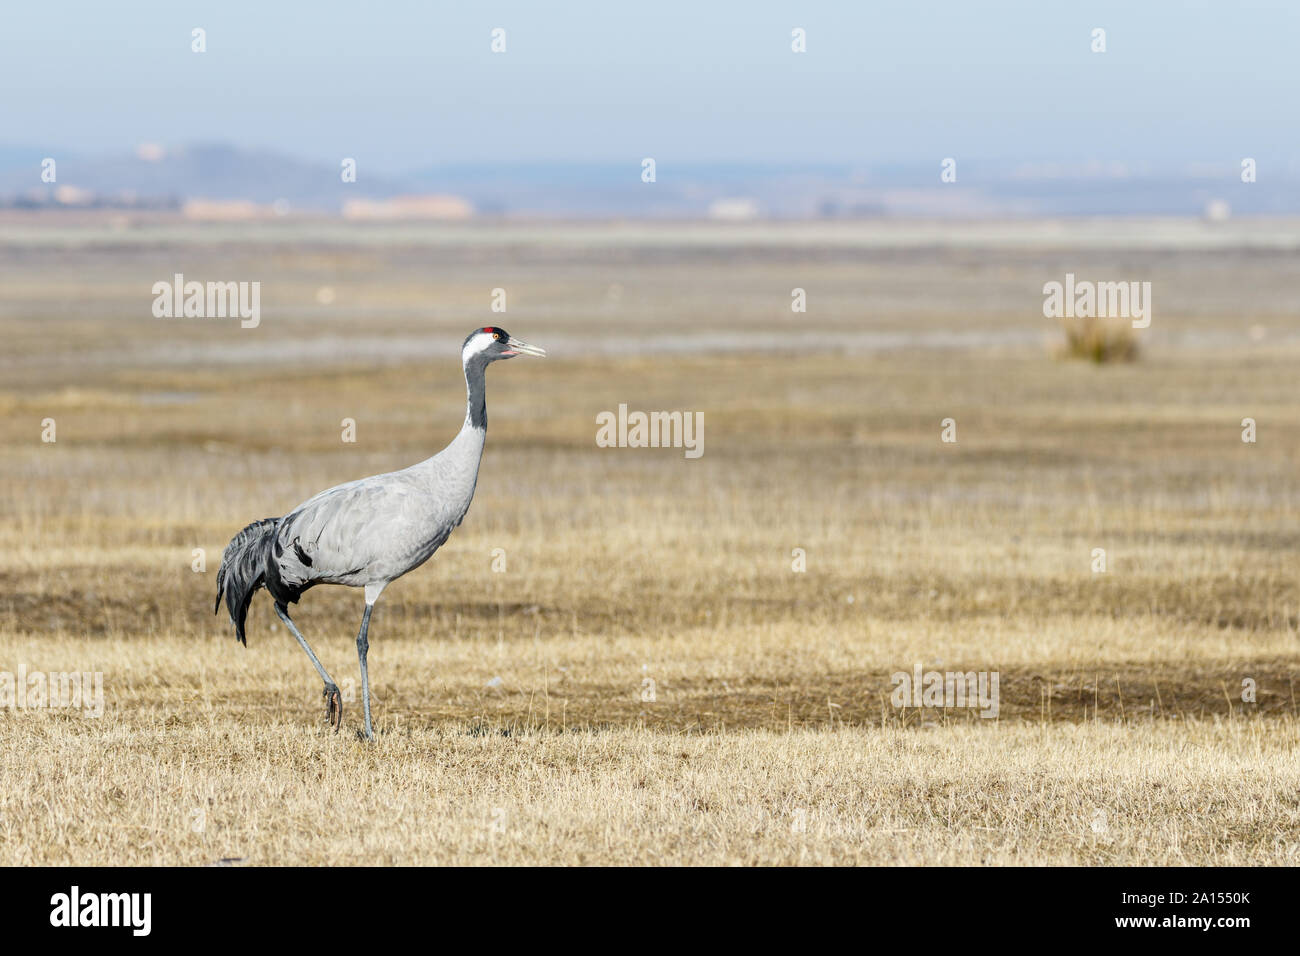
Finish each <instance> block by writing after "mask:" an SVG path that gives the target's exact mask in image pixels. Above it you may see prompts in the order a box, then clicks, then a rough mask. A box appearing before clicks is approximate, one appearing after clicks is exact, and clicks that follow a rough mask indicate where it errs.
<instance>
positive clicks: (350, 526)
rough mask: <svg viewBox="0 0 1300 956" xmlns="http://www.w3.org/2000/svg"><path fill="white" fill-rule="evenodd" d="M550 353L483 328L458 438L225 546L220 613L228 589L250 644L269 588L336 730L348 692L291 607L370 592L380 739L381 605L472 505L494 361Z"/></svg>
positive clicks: (364, 647)
mask: <svg viewBox="0 0 1300 956" xmlns="http://www.w3.org/2000/svg"><path fill="white" fill-rule="evenodd" d="M545 354H546V352H545V350H544V349H540V348H538V347H537V346H535V345H529V344H528V343H527V342H521V341H519V339H516V338H514V337H513V336H511V335H510V334H509V333H507V332H506V330H505V329H499V328H497V327H496V326H488V327H487V328H483V329H475V330H474V331H473V332H471V333H470V334H469V336H468V337H467V338H466V339H465V344H464V346H463V347H462V348H461V364H462V366H463V367H464V371H465V388H466V392H467V401H466V410H465V424H464V425H462V426H461V429H460V433H459V434H458V435H457V436H456V437H455V438H454V439H452V441H451V444H449V445H448V446H447V447H446V448H444V449H443V450H442V451H440V452H438V454H436V455H434V456H433V457H432V458H429V459H427V460H426V461H422V462H420V463H419V464H418V465H412V466H411V467H410V468H404V469H403V470H401V471H394V472H389V473H388V474H386V475H374V476H373V477H370V478H362V479H360V480H359V481H351V482H348V483H347V484H344V485H339V486H337V487H335V488H330V489H329V490H327V491H322V492H321V493H320V494H318V495H316V497H314V498H311V499H309V500H308V501H306V502H304V503H303V504H301V505H299V506H298V507H297V508H295V509H294V510H293V511H291V512H290V513H289V514H287V515H285V516H284V517H283V518H263V519H262V520H261V521H254V522H253V523H252V524H250V525H249V526H248V527H246V528H245V529H244V530H243V531H240V532H239V534H237V535H235V537H234V538H232V539H231V541H230V544H228V545H227V546H226V550H225V553H224V554H223V555H222V557H221V568H220V570H218V571H217V603H216V606H215V607H214V608H213V610H214V612H215V611H217V610H220V608H221V597H222V594H224V595H225V598H226V608H227V609H228V610H229V612H230V620H231V623H233V624H234V625H235V637H236V638H238V640H239V641H240V642H241V643H243V644H244V646H245V647H247V646H248V639H247V637H246V636H245V634H244V622H245V620H246V619H247V617H248V606H249V603H250V602H251V601H252V599H253V595H254V593H256V591H257V589H258V588H262V587H264V588H266V589H267V591H269V592H270V594H271V597H272V598H273V599H274V600H275V613H276V614H278V615H279V616H280V620H282V621H284V624H285V626H286V627H287V628H288V629H289V632H290V633H291V634H293V636H294V637H295V638H297V640H298V643H299V644H301V645H302V649H303V650H304V651H306V652H307V656H308V657H309V658H311V662H312V664H313V665H314V666H315V668H316V672H317V673H318V674H320V676H321V680H323V681H324V682H325V691H324V696H325V702H326V703H325V714H326V718H327V719H328V720H329V722H330V723H331V724H332V725H333V727H334V731H335V732H336V733H337V732H338V729H339V726H340V725H341V724H342V722H343V697H342V695H341V694H340V693H339V688H338V685H337V684H336V683H334V679H333V678H332V677H330V675H329V673H328V672H327V671H326V670H325V667H324V666H323V665H322V664H321V662H320V659H319V658H318V657H317V656H316V653H315V652H314V651H313V650H312V649H311V645H309V644H308V643H307V639H306V638H304V637H303V636H302V632H300V631H299V630H298V628H297V626H296V625H295V624H294V623H293V621H292V620H291V619H290V617H289V605H290V604H296V603H297V602H298V599H299V598H300V597H301V596H302V593H303V592H304V591H306V590H307V589H308V588H311V587H314V586H316V585H317V584H343V585H347V586H348V587H354V588H364V589H365V597H366V609H365V611H364V612H363V614H362V616H361V630H360V631H359V632H358V634H357V658H358V660H359V661H360V662H361V692H362V701H363V707H364V709H365V717H366V729H365V737H366V739H367V740H374V739H375V732H374V727H373V725H372V724H371V720H370V677H369V674H368V673H367V671H366V652H367V651H368V650H369V647H370V641H369V638H368V636H367V635H368V632H369V630H370V613H371V611H373V610H374V606H375V601H377V600H378V599H379V595H380V594H381V593H383V590H384V588H386V587H387V586H388V585H389V583H390V582H392V581H394V580H396V579H397V578H400V577H401V576H402V575H403V574H405V573H406V572H407V571H411V570H413V569H415V568H418V567H419V566H420V565H422V564H424V562H425V561H427V560H429V558H430V556H431V555H432V554H433V553H434V552H435V551H437V550H438V548H440V547H441V546H442V544H443V542H444V541H446V540H447V537H448V536H449V535H450V534H451V532H452V531H453V530H454V529H455V528H456V526H457V525H459V524H460V523H461V521H462V519H464V517H465V513H466V512H467V511H469V504H470V501H471V499H473V497H474V486H475V484H476V483H477V482H478V467H479V461H480V460H481V459H482V457H483V442H484V439H485V438H486V436H487V405H486V402H485V398H484V373H485V372H486V371H487V367H488V365H490V364H491V363H492V362H496V361H499V360H500V359H507V358H513V357H514V356H516V355H545Z"/></svg>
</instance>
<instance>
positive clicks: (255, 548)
mask: <svg viewBox="0 0 1300 956" xmlns="http://www.w3.org/2000/svg"><path fill="white" fill-rule="evenodd" d="M279 526H280V519H279V518H263V519H262V520H261V521H254V522H253V523H252V524H250V525H249V526H248V527H247V528H245V529H244V530H243V531H241V532H239V534H237V535H235V536H234V537H233V538H231V539H230V544H228V545H226V551H225V553H224V554H223V555H222V556H221V568H220V569H219V570H218V571H217V603H216V606H215V607H213V609H212V612H213V613H214V614H215V613H216V612H217V611H219V610H220V609H221V595H222V594H223V593H224V594H225V596H226V609H227V610H228V611H230V622H231V623H232V624H234V625H235V637H236V638H237V639H238V640H239V641H240V643H242V644H243V645H244V646H245V647H247V646H248V639H247V638H246V637H245V636H244V621H245V620H246V619H247V617H248V605H249V604H251V603H252V601H253V595H254V594H256V593H257V589H258V588H260V587H262V586H263V585H265V584H266V564H267V559H268V558H269V557H270V554H271V547H272V545H273V544H274V543H275V532H276V529H277V528H278V527H279Z"/></svg>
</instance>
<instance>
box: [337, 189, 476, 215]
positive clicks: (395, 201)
mask: <svg viewBox="0 0 1300 956" xmlns="http://www.w3.org/2000/svg"><path fill="white" fill-rule="evenodd" d="M473 215H474V206H473V205H472V204H471V203H470V202H469V201H468V200H466V199H462V198H461V197H459V196H437V195H428V196H395V197H393V198H392V199H349V200H348V201H347V202H345V203H344V204H343V218H344V219H383V220H393V219H407V220H410V219H426V220H427V219H441V220H463V219H470V218H472V217H473Z"/></svg>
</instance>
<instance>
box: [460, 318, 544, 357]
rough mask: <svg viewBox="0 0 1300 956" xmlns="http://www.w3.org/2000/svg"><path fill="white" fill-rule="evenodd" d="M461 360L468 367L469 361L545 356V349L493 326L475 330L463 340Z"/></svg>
mask: <svg viewBox="0 0 1300 956" xmlns="http://www.w3.org/2000/svg"><path fill="white" fill-rule="evenodd" d="M460 354H461V360H462V361H463V362H464V363H465V364H466V365H468V364H469V363H470V362H471V361H480V362H495V361H497V360H498V359H508V358H514V357H515V356H516V355H540V356H545V355H546V349H543V348H538V347H537V346H536V345H529V344H528V343H527V342H521V341H520V340H519V339H517V338H515V337H514V336H513V335H511V334H510V333H509V332H507V331H506V330H505V329H499V328H497V327H496V326H495V325H489V326H487V327H486V328H482V329H475V330H474V331H473V332H471V333H470V334H469V335H468V336H467V337H466V339H465V344H464V346H462V348H461V352H460Z"/></svg>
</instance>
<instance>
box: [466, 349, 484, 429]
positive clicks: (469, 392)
mask: <svg viewBox="0 0 1300 956" xmlns="http://www.w3.org/2000/svg"><path fill="white" fill-rule="evenodd" d="M486 370H487V362H484V361H483V360H482V359H480V358H478V357H477V356H475V357H474V358H471V359H470V360H469V361H468V362H466V363H465V392H466V408H465V422H466V424H468V425H471V426H472V427H474V428H478V429H480V430H482V431H487V391H486V387H487V382H486V380H485V376H484V374H483V373H484V372H485V371H486Z"/></svg>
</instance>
